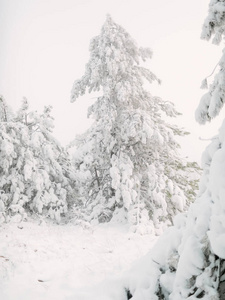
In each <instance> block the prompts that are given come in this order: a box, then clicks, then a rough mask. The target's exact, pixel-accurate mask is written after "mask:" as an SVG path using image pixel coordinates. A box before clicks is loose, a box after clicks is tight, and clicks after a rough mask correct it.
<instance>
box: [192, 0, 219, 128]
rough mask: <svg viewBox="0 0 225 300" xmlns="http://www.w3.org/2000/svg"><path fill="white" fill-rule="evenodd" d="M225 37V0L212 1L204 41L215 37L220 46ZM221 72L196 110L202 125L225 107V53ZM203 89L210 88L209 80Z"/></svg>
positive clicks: (203, 33) (204, 27)
mask: <svg viewBox="0 0 225 300" xmlns="http://www.w3.org/2000/svg"><path fill="white" fill-rule="evenodd" d="M224 35H225V0H211V2H210V3H209V12H208V16H207V18H206V19H205V22H204V24H203V28H202V35H201V37H202V38H203V39H206V40H209V39H210V38H211V37H213V39H212V42H213V43H214V44H217V45H218V44H219V43H220V42H221V40H222V37H223V36H224ZM218 65H219V67H220V70H219V71H218V73H217V74H216V75H215V77H214V81H213V83H212V84H211V85H210V86H209V90H208V92H207V93H206V94H204V95H203V97H202V98H201V101H200V104H199V106H198V108H197V110H196V114H195V117H196V120H197V122H199V123H200V124H205V123H206V122H207V121H209V122H210V121H211V119H212V118H215V117H216V116H217V115H218V114H219V112H220V110H221V108H222V107H223V105H224V99H225V85H224V82H225V68H224V67H225V52H224V51H223V55H222V57H221V59H220V61H219V63H218ZM202 88H208V85H207V79H204V80H203V83H202Z"/></svg>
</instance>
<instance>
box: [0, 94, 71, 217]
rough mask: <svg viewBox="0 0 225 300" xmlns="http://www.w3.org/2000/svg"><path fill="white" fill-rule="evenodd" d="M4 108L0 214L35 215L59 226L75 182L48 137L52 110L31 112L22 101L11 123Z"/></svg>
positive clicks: (0, 134) (65, 160) (0, 132)
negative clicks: (58, 223)
mask: <svg viewBox="0 0 225 300" xmlns="http://www.w3.org/2000/svg"><path fill="white" fill-rule="evenodd" d="M4 103H5V102H4ZM5 107H7V105H6V104H4V105H1V106H0V110H1V111H0V115H1V116H3V117H1V122H0V160H1V166H0V189H1V195H0V210H1V213H2V214H3V215H4V216H5V217H6V216H12V215H14V214H17V213H19V214H21V216H22V217H24V216H26V213H27V212H28V211H29V212H36V213H38V214H40V215H41V214H44V215H49V216H50V217H51V218H53V219H56V220H57V222H59V221H60V217H61V215H62V214H63V213H66V212H67V207H68V203H70V204H72V202H73V201H74V200H73V198H74V183H73V182H74V181H73V177H72V176H73V168H72V166H71V163H70V159H69V158H68V154H67V153H66V152H65V150H64V149H63V148H62V147H61V146H60V144H59V143H58V142H57V141H56V140H55V139H54V138H53V136H52V135H51V130H52V128H53V118H52V117H51V107H45V109H44V111H43V113H42V114H38V113H37V112H30V111H29V104H28V102H27V100H26V99H25V98H24V100H23V103H22V106H21V108H20V110H19V111H18V113H17V114H16V116H15V117H13V118H11V119H10V118H9V116H8V114H7V110H6V109H5Z"/></svg>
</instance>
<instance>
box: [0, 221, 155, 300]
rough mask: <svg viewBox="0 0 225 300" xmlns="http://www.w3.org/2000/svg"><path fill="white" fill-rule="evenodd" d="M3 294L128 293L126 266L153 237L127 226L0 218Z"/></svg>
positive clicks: (25, 297)
mask: <svg viewBox="0 0 225 300" xmlns="http://www.w3.org/2000/svg"><path fill="white" fill-rule="evenodd" d="M0 228H1V230H0V241H1V242H0V299H1V300H72V299H74V300H75V299H76V300H101V299H102V300H103V299H104V300H111V299H118V298H121V300H123V299H126V296H125V291H124V283H123V282H122V281H121V280H122V279H121V278H122V277H121V276H122V274H123V273H124V271H126V270H129V269H130V267H131V265H132V264H133V263H134V262H135V261H137V260H138V259H139V258H141V257H143V256H144V255H145V254H146V253H147V252H148V251H149V249H150V248H151V247H152V246H153V245H154V243H155V241H156V240H157V238H156V237H154V236H151V235H143V236H142V235H140V234H137V233H136V234H135V233H131V232H129V230H128V227H127V226H125V225H118V224H102V225H98V226H95V227H89V228H82V227H81V226H78V225H72V224H69V225H68V224H67V225H55V224H52V223H50V222H42V223H41V224H40V222H38V221H31V220H30V221H27V222H22V223H17V222H14V223H13V222H11V223H4V224H1V227H0Z"/></svg>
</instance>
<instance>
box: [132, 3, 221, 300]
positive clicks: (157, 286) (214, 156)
mask: <svg viewBox="0 0 225 300" xmlns="http://www.w3.org/2000/svg"><path fill="white" fill-rule="evenodd" d="M224 35H225V1H221V0H211V1H210V4H209V14H208V17H207V18H206V20H205V22H204V25H203V31H202V37H203V38H204V39H207V40H208V39H210V38H211V37H212V36H214V39H213V42H215V43H219V42H220V41H221V37H224ZM219 66H220V70H219V71H218V73H217V75H216V76H215V78H214V81H213V83H212V84H211V85H210V86H209V91H208V92H207V93H206V94H205V95H204V96H203V97H202V99H201V101H200V104H199V107H198V108H197V111H196V119H197V121H198V122H199V123H205V122H206V121H210V120H211V119H212V118H214V117H215V116H216V115H218V113H219V111H220V110H221V108H222V106H223V103H224V101H225V92H224V91H225V81H224V78H225V77H224V76H225V69H224V66H225V55H224V51H223V56H222V58H221V60H220V61H219ZM202 166H203V172H204V173H203V176H202V178H201V181H200V191H199V195H198V197H197V199H196V201H195V202H194V203H193V204H192V205H191V207H190V209H189V211H188V212H187V214H180V215H178V216H177V217H176V218H175V220H174V226H173V227H171V228H169V230H168V231H167V232H166V233H165V234H164V235H163V236H162V237H160V239H159V241H158V243H157V244H156V246H155V247H154V249H153V250H152V251H151V252H150V253H149V255H148V257H147V259H146V260H145V263H146V265H147V267H146V269H145V271H146V272H145V274H142V276H139V278H140V277H142V278H144V280H143V281H142V280H141V282H140V279H139V278H135V279H134V278H132V276H128V281H127V289H129V290H130V293H131V294H132V295H133V298H132V299H134V300H139V299H141V300H144V299H146V300H147V299H160V300H161V299H170V300H182V299H190V300H191V299H192V300H194V299H205V300H223V299H225V121H224V122H223V124H222V126H221V128H220V130H219V134H218V136H216V137H214V138H213V139H212V142H211V144H210V145H209V146H208V147H207V148H206V150H205V152H204V153H203V156H202ZM142 267H143V266H142ZM135 272H136V273H137V272H138V271H137V270H135ZM139 274H140V273H139ZM133 276H135V275H133ZM146 282H148V284H147V285H146ZM141 295H143V296H141Z"/></svg>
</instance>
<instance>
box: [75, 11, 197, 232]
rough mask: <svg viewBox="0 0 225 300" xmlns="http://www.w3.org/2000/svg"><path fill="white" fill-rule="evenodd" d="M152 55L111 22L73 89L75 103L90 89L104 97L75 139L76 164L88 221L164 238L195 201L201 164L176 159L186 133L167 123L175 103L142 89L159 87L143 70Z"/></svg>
mask: <svg viewBox="0 0 225 300" xmlns="http://www.w3.org/2000/svg"><path fill="white" fill-rule="evenodd" d="M151 55H152V52H151V50H150V49H143V48H139V47H138V46H137V45H136V42H135V41H134V40H133V39H132V38H131V37H130V35H129V34H128V33H127V32H126V31H125V30H124V29H123V28H122V27H121V26H119V25H117V24H116V23H115V22H114V21H113V20H112V19H111V17H110V16H107V19H106V22H105V23H104V25H103V27H102V30H101V34H100V35H98V36H96V37H95V38H93V39H92V41H91V43H90V60H89V62H88V63H87V65H86V71H85V75H84V76H83V77H82V78H81V79H80V80H76V81H75V83H74V85H73V89H72V94H71V101H72V102H73V101H75V100H76V99H77V98H78V97H79V96H81V95H83V94H84V93H85V92H86V89H88V91H89V92H91V91H101V93H102V96H99V97H98V98H97V101H96V102H95V103H94V104H93V105H92V106H91V107H90V108H89V111H88V114H89V115H90V116H92V117H93V118H94V120H95V122H94V124H93V125H92V127H91V128H90V129H89V130H87V132H86V133H84V134H83V135H81V136H79V137H77V139H76V141H75V145H76V151H75V153H74V164H75V167H76V170H77V174H76V178H77V182H78V185H79V192H80V198H81V199H82V201H83V203H84V208H85V210H86V211H87V212H88V214H89V220H95V221H96V222H105V221H110V220H113V221H120V222H126V223H129V224H130V225H131V226H132V228H133V229H134V230H136V228H137V227H138V228H139V230H141V232H143V231H146V230H147V231H150V232H155V231H156V232H157V233H161V226H162V224H164V225H169V224H171V223H172V219H173V217H174V216H175V215H176V214H177V213H178V212H182V211H184V210H186V209H187V207H188V206H189V204H190V202H191V201H192V200H193V199H194V197H195V190H196V188H197V180H195V179H196V178H197V177H194V176H193V175H196V172H195V171H196V170H197V165H196V164H194V163H188V162H186V161H185V160H183V159H182V158H181V157H180V155H179V153H178V148H179V144H178V143H177V141H176V140H175V136H176V135H179V136H183V135H185V132H183V131H182V130H180V129H179V128H178V127H176V126H174V125H171V124H169V123H167V122H166V121H165V120H164V119H165V116H166V117H175V116H176V115H178V113H177V112H176V110H175V108H174V106H173V104H172V103H170V102H168V101H167V102H165V101H163V100H162V99H160V98H158V97H154V96H152V95H151V94H150V93H149V92H147V91H146V90H145V89H144V83H145V82H146V81H147V82H149V83H151V82H152V81H159V80H158V79H157V77H156V76H155V75H154V74H153V73H152V72H151V71H150V70H148V69H146V68H144V67H143V66H142V61H143V62H144V61H145V60H146V59H148V58H151ZM167 119H168V118H167ZM192 178H194V179H192Z"/></svg>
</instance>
